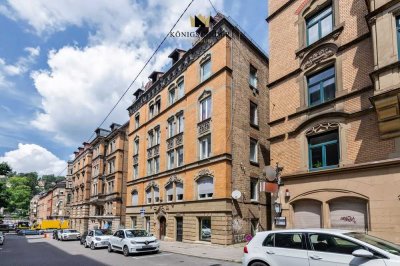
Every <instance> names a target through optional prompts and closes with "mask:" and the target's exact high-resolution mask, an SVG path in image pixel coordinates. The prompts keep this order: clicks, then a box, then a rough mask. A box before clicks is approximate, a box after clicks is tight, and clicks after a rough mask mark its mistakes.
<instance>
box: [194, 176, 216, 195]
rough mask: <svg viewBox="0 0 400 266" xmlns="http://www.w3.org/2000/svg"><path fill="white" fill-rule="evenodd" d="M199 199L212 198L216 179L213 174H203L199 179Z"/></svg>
mask: <svg viewBox="0 0 400 266" xmlns="http://www.w3.org/2000/svg"><path fill="white" fill-rule="evenodd" d="M197 193H198V198H199V199H211V198H212V197H213V194H214V180H213V178H212V177H211V176H203V177H200V178H199V179H198V180H197Z"/></svg>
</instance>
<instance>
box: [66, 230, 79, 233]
mask: <svg viewBox="0 0 400 266" xmlns="http://www.w3.org/2000/svg"><path fill="white" fill-rule="evenodd" d="M63 233H78V231H76V230H64V232H63Z"/></svg>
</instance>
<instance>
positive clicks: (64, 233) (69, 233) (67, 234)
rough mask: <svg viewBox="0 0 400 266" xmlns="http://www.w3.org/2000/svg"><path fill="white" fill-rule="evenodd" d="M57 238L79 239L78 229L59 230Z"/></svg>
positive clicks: (62, 239)
mask: <svg viewBox="0 0 400 266" xmlns="http://www.w3.org/2000/svg"><path fill="white" fill-rule="evenodd" d="M59 239H60V240H61V241H64V240H77V239H81V234H80V233H79V232H78V231H76V230H75V229H64V230H61V232H60V234H59Z"/></svg>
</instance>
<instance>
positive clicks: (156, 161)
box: [154, 157, 160, 174]
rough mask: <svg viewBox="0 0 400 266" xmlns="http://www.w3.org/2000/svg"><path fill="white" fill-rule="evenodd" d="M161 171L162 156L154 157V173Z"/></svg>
mask: <svg viewBox="0 0 400 266" xmlns="http://www.w3.org/2000/svg"><path fill="white" fill-rule="evenodd" d="M159 172H160V157H156V158H154V173H155V174H158V173H159Z"/></svg>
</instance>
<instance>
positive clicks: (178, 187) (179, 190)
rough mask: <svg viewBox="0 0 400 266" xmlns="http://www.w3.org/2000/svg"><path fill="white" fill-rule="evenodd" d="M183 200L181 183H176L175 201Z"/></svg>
mask: <svg viewBox="0 0 400 266" xmlns="http://www.w3.org/2000/svg"><path fill="white" fill-rule="evenodd" d="M181 200H183V184H182V183H176V201H181Z"/></svg>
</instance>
